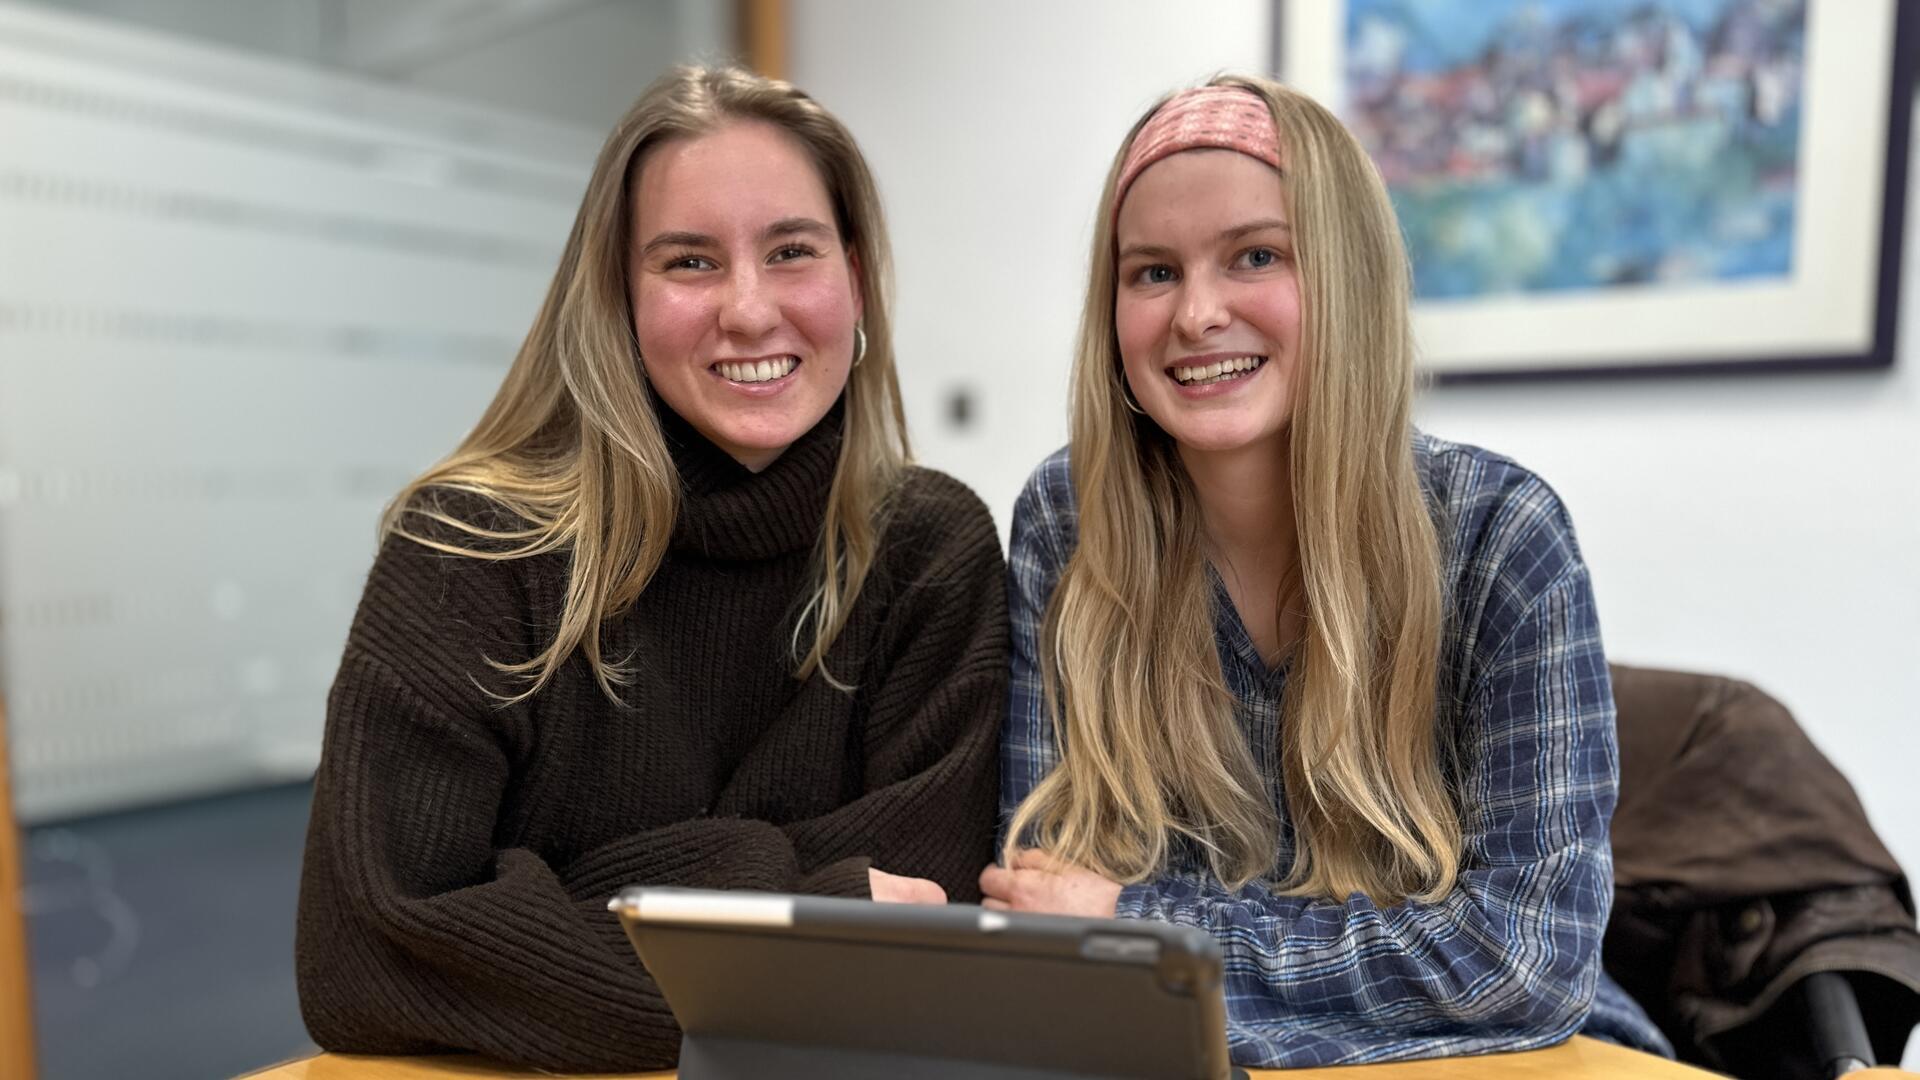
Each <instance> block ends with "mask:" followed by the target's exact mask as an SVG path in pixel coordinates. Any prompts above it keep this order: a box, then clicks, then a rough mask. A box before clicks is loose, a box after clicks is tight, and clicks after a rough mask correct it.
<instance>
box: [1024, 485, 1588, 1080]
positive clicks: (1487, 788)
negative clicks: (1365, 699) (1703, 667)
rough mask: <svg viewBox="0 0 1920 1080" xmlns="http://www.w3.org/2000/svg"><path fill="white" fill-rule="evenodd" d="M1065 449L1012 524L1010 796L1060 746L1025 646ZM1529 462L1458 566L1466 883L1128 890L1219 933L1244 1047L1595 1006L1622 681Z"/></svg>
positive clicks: (1279, 1052) (1558, 1026) (1260, 1058)
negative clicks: (1400, 899)
mask: <svg viewBox="0 0 1920 1080" xmlns="http://www.w3.org/2000/svg"><path fill="white" fill-rule="evenodd" d="M1059 456H1060V455H1056V457H1059ZM1052 464H1053V461H1052V459H1050V460H1049V463H1048V465H1043V466H1042V469H1041V470H1040V472H1039V473H1036V475H1035V478H1034V481H1033V482H1032V483H1030V484H1029V487H1028V490H1027V492H1026V493H1024V494H1023V496H1022V499H1021V503H1022V506H1023V507H1024V509H1025V513H1024V514H1023V513H1022V511H1021V510H1020V509H1016V512H1015V519H1014V524H1013V544H1012V548H1013V551H1012V558H1011V574H1012V578H1011V581H1012V586H1011V590H1012V591H1011V598H1012V600H1013V613H1014V615H1013V618H1014V657H1015V659H1014V678H1013V690H1012V702H1011V705H1012V708H1011V709H1010V710H1009V714H1008V718H1007V724H1008V728H1007V733H1006V738H1005V740H1004V743H1003V752H1002V762H1003V785H1004V786H1003V792H1004V795H1003V806H1004V807H1006V808H1011V807H1012V806H1015V805H1017V804H1018V801H1019V799H1020V798H1022V797H1024V795H1025V793H1026V792H1027V791H1030V790H1031V789H1032V786H1033V784H1034V783H1035V782H1037V780H1038V778H1039V777H1041V776H1044V775H1045V772H1046V770H1047V769H1048V768H1051V767H1052V764H1053V761H1054V759H1055V757H1056V754H1057V752H1056V750H1055V749H1054V746H1053V742H1052V738H1051V734H1050V730H1049V724H1048V722H1047V720H1046V717H1045V714H1044V711H1043V708H1042V704H1041V699H1040V696H1039V687H1038V682H1037V678H1036V677H1035V674H1034V669H1033V663H1032V660H1033V657H1034V656H1035V655H1036V653H1035V651H1034V648H1035V645H1036V642H1037V634H1036V630H1037V627H1038V625H1039V622H1038V619H1039V616H1038V613H1039V611H1041V610H1043V609H1044V604H1045V600H1046V597H1047V595H1048V594H1049V593H1050V592H1051V588H1052V585H1053V583H1054V582H1055V581H1057V580H1058V575H1059V570H1060V568H1061V567H1062V566H1064V559H1063V558H1062V555H1061V552H1062V550H1065V551H1070V550H1071V536H1070V535H1068V534H1064V533H1063V532H1062V531H1061V528H1060V526H1061V525H1062V524H1063V523H1062V521H1061V520H1060V519H1061V517H1062V514H1061V513H1060V510H1061V508H1062V507H1063V506H1064V507H1065V508H1066V515H1065V516H1066V519H1067V520H1066V522H1065V524H1066V525H1067V526H1068V527H1069V528H1070V525H1071V488H1070V485H1069V486H1068V487H1067V489H1066V491H1065V501H1064V502H1062V501H1061V500H1060V498H1059V495H1060V494H1061V493H1060V491H1059V490H1058V487H1057V485H1058V484H1060V483H1063V482H1065V476H1066V470H1065V463H1064V460H1062V461H1061V462H1060V463H1059V467H1058V468H1057V469H1053V470H1050V469H1049V466H1051V465H1052ZM1052 473H1057V474H1058V475H1051V474H1052ZM1528 479H1529V480H1531V481H1532V482H1531V484H1529V485H1522V486H1521V488H1520V489H1519V490H1518V491H1515V490H1511V489H1510V490H1508V491H1506V492H1504V493H1501V495H1500V497H1499V499H1498V500H1497V501H1498V503H1499V505H1498V506H1496V507H1495V508H1494V509H1492V510H1490V511H1488V512H1486V513H1485V514H1484V516H1483V518H1481V519H1480V520H1481V522H1482V525H1481V527H1480V528H1479V529H1478V530H1477V531H1478V540H1477V542H1476V550H1475V552H1473V553H1472V554H1471V558H1470V559H1469V560H1467V563H1466V566H1465V569H1464V570H1463V571H1462V574H1461V578H1462V580H1464V581H1465V582H1469V583H1471V586H1470V587H1471V590H1472V591H1473V592H1474V593H1475V596H1474V597H1473V598H1472V599H1471V600H1470V601H1468V602H1466V603H1463V602H1462V600H1463V598H1462V597H1460V596H1455V597H1454V605H1453V608H1452V611H1451V614H1450V618H1453V619H1455V620H1465V621H1468V622H1470V623H1471V625H1472V626H1473V628H1474V629H1473V632H1472V633H1470V634H1466V635H1464V636H1463V637H1462V639H1461V640H1462V641H1463V642H1464V644H1463V645H1462V646H1461V649H1460V650H1458V651H1456V652H1454V653H1453V659H1452V661H1451V662H1452V663H1455V664H1456V665H1457V668H1456V672H1455V678H1456V679H1457V680H1458V682H1457V684H1456V685H1457V686H1458V690H1457V695H1458V696H1457V698H1456V700H1455V701H1454V702H1453V703H1452V707H1451V708H1450V709H1445V708H1443V711H1447V712H1450V713H1451V715H1452V717H1453V723H1454V724H1455V725H1456V726H1457V731H1458V733H1459V738H1460V740H1461V745H1462V773H1461V775H1460V776H1459V781H1458V782H1459V790H1460V792H1461V795H1462V802H1463V804H1464V814H1465V816H1464V825H1465V840H1466V854H1465V861H1464V864H1463V868H1462V871H1461V873H1460V876H1459V879H1458V883H1457V884H1456V886H1455V888H1454V889H1453V891H1452V892H1451V893H1449V894H1448V895H1446V896H1445V897H1443V898H1442V899H1440V900H1438V901H1436V902H1433V903H1420V902H1412V901H1409V902H1406V903H1402V904H1398V905H1394V906H1392V907H1381V906H1379V905H1376V904H1374V903H1373V902H1372V901H1370V900H1369V899H1367V898H1366V897H1365V896H1363V895H1360V894H1355V895H1353V896H1351V897H1349V898H1348V899H1347V900H1346V901H1345V902H1343V903H1341V902H1334V901H1331V900H1325V899H1305V898H1301V897H1290V896H1277V895H1275V894H1274V893H1273V892H1272V891H1271V887H1270V883H1265V882H1259V881H1256V882H1254V883H1252V884H1250V885H1248V886H1247V887H1245V888H1243V889H1241V890H1239V891H1238V892H1229V891H1228V890H1227V889H1226V888H1225V887H1224V886H1223V885H1222V884H1221V883H1220V882H1219V881H1218V880H1217V879H1214V878H1213V877H1212V876H1211V875H1208V874H1205V873H1185V872H1183V873H1173V874H1169V875H1166V876H1163V877H1161V878H1159V879H1157V880H1153V881H1149V882H1145V883H1141V884H1136V885H1131V886H1128V887H1127V888H1126V889H1125V890H1124V891H1123V892H1122V894H1121V897H1120V903H1119V910H1118V914H1119V915H1120V917H1122V918H1136V919H1158V920H1162V921H1165V922H1172V923H1179V924H1182V925H1187V926H1194V927H1198V928H1200V929H1203V930H1206V931H1208V932H1209V933H1211V934H1212V935H1213V936H1214V938H1215V939H1216V940H1217V941H1219V943H1220V945H1221V947H1222V950H1223V952H1224V954H1225V961H1226V986H1225V991H1226V998H1227V1012H1228V1017H1229V1025H1228V1039H1229V1043H1230V1046H1231V1048H1232V1052H1233V1059H1234V1061H1235V1062H1237V1063H1239V1064H1242V1065H1249V1066H1256V1067H1298V1066H1312V1065H1331V1064H1346V1063H1354V1062H1366V1061H1389V1060H1396V1059H1406V1058H1416V1057H1432V1056H1436V1055H1449V1056H1454V1055H1466V1054H1477V1053H1489V1052H1495V1051H1508V1050H1520V1049H1527V1048H1532V1047H1539V1046H1546V1045H1551V1044H1553V1043H1557V1042H1559V1041H1561V1040H1563V1039H1565V1038H1567V1037H1568V1036H1569V1035H1571V1034H1573V1033H1574V1032H1575V1031H1577V1030H1579V1029H1580V1027H1581V1025H1582V1022H1583V1021H1584V1020H1585V1019H1586V1017H1587V1014H1588V1010H1589V1008H1590V1007H1591V1004H1592V1001H1593V998H1594V993H1595V988H1596V982H1597V980H1598V978H1599V973H1600V960H1599V950H1600V940H1601V935H1602V933H1603V931H1604V929H1605V926H1606V921H1607V913H1608V909H1609V905H1610V903H1611V899H1612V885H1611V874H1612V866H1611V863H1612V859H1611V854H1610V851H1609V847H1608V834H1607V823H1608V821H1609V819H1610V817H1611V815H1612V810H1613V802H1614V794H1615V784H1616V772H1617V760H1616V757H1617V755H1616V749H1615V745H1614V713H1613V697H1612V688H1611V684H1610V682H1609V679H1608V675H1607V668H1606V660H1605V657H1604V655H1603V652H1602V649H1601V643H1600V636H1599V629H1598V620H1597V618H1596V615H1595V609H1594V603H1593V595H1592V590H1591V587H1590V583H1589V579H1588V576H1587V571H1586V568H1585V566H1584V565H1583V564H1582V563H1581V561H1580V557H1579V552H1578V549H1577V547H1576V546H1575V543H1574V541H1573V537H1572V531H1571V527H1570V526H1569V525H1568V524H1567V522H1566V518H1565V514H1564V511H1562V510H1561V509H1560V506H1559V503H1558V500H1557V498H1556V497H1555V496H1554V495H1553V493H1552V491H1551V490H1550V489H1548V488H1547V487H1546V485H1544V484H1542V483H1540V482H1539V481H1537V480H1534V479H1532V478H1531V477H1530V476H1529V477H1528ZM1049 494H1052V495H1053V496H1054V497H1053V498H1046V497H1045V496H1047V495H1049ZM1454 494H1456V495H1457V494H1459V492H1458V491H1457V490H1456V491H1455V493H1454ZM1043 504H1044V505H1043ZM1448 509H1449V510H1450V511H1452V510H1457V509H1459V508H1458V507H1454V506H1451V505H1450V506H1449V507H1448ZM1483 509H1484V508H1483ZM1023 525H1024V527H1023ZM1454 629H1455V631H1456V632H1457V631H1458V629H1459V628H1458V627H1456V628H1454Z"/></svg>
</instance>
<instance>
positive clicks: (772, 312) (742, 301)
mask: <svg viewBox="0 0 1920 1080" xmlns="http://www.w3.org/2000/svg"><path fill="white" fill-rule="evenodd" d="M778 325H780V306H779V304H777V303H776V302H775V300H774V297H773V295H772V290H771V289H770V288H769V287H768V285H767V282H765V281H764V280H762V279H761V276H760V274H759V272H758V268H757V267H753V266H747V267H743V268H741V269H739V270H736V271H734V272H733V273H732V274H731V275H729V276H728V279H727V295H726V297H725V298H724V299H723V300H722V301H721V304H720V329H721V331H722V332H724V333H726V334H728V335H729V336H732V337H738V338H745V339H748V340H756V339H759V338H763V337H765V336H767V335H768V334H770V333H772V332H773V329H774V327H776V326H778Z"/></svg>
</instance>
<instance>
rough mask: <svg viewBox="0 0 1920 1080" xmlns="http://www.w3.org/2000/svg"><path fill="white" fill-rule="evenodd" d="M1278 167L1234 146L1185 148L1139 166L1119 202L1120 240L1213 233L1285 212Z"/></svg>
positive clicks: (1121, 241) (1116, 227)
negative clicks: (1146, 164)
mask: <svg viewBox="0 0 1920 1080" xmlns="http://www.w3.org/2000/svg"><path fill="white" fill-rule="evenodd" d="M1286 216H1287V215H1286V199H1285V193H1284V192H1283V191H1282V190H1281V183H1280V173H1279V171H1278V170H1276V169H1274V168H1273V166H1271V165H1268V164H1267V163H1266V162H1264V161H1259V160H1256V159H1254V158H1250V157H1248V156H1247V155H1245V154H1242V153H1239V152H1237V151H1233V150H1218V149H1213V148H1206V149H1198V150H1182V151H1181V152H1180V153H1177V154H1173V155H1170V156H1168V157H1166V158H1163V159H1161V160H1159V161H1156V162H1154V163H1153V164H1152V165H1149V166H1147V167H1146V168H1145V169H1144V170H1142V171H1141V173H1140V175H1139V176H1138V177H1136V178H1135V179H1134V181H1133V185H1132V186H1131V187H1129V188H1128V189H1127V194H1126V197H1125V199H1123V200H1122V201H1121V203H1120V214H1119V218H1118V220H1117V221H1116V223H1115V234H1116V239H1117V240H1118V242H1119V243H1120V244H1121V245H1122V246H1125V245H1126V244H1127V243H1129V242H1139V241H1145V240H1164V239H1167V238H1168V236H1169V235H1185V234H1194V235H1200V236H1206V237H1212V236H1214V235H1215V234H1217V233H1219V232H1220V231H1221V230H1223V229H1230V228H1233V227H1234V226H1236V225H1239V224H1242V223H1244V222H1246V221H1249V220H1253V219H1256V218H1281V219H1283V220H1284V219H1285V218H1286Z"/></svg>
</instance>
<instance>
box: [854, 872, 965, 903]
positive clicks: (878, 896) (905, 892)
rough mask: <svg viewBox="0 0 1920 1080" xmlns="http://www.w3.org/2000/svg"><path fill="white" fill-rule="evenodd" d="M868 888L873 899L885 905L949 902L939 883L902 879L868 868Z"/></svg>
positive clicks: (910, 878)
mask: <svg viewBox="0 0 1920 1080" xmlns="http://www.w3.org/2000/svg"><path fill="white" fill-rule="evenodd" d="M867 888H868V889H870V890H871V891H872V892H873V898H874V899H875V900H877V901H879V902H880V903H883V904H944V903H946V902H947V890H945V889H943V888H941V887H940V883H939V882H937V881H928V880H927V879H926V878H917V877H901V876H900V875H898V874H889V873H887V872H886V871H885V870H876V869H874V868H873V867H871V866H869V867H868V868H867Z"/></svg>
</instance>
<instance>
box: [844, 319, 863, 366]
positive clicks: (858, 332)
mask: <svg viewBox="0 0 1920 1080" xmlns="http://www.w3.org/2000/svg"><path fill="white" fill-rule="evenodd" d="M866 358H867V328H866V327H864V326H861V325H860V324H859V323H854V324H853V367H859V366H860V361H862V360H865V359H866ZM848 370H852V369H851V368H849V369H848Z"/></svg>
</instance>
